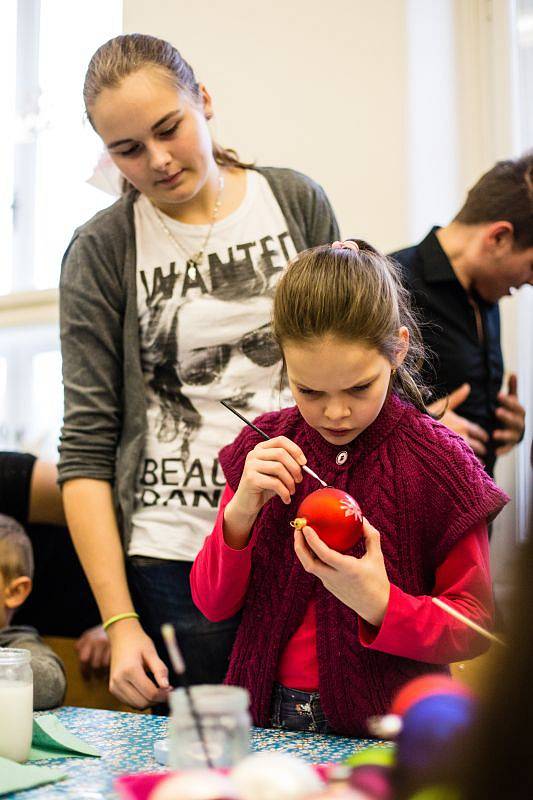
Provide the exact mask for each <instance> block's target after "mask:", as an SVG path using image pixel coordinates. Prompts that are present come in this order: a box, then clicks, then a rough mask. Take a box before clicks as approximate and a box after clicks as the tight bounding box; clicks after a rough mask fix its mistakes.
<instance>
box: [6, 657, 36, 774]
mask: <svg viewBox="0 0 533 800" xmlns="http://www.w3.org/2000/svg"><path fill="white" fill-rule="evenodd" d="M30 663H31V653H30V651H29V650H19V649H14V648H9V647H0V756H3V757H4V758H11V759H12V760H13V761H20V762H23V761H26V760H27V758H28V755H29V752H30V746H31V737H32V728H33V672H32V671H31V666H30Z"/></svg>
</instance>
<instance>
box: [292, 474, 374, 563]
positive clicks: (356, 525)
mask: <svg viewBox="0 0 533 800" xmlns="http://www.w3.org/2000/svg"><path fill="white" fill-rule="evenodd" d="M291 525H292V526H293V527H294V528H298V529H300V528H303V527H304V526H305V525H309V527H310V528H313V530H314V531H316V533H317V534H318V535H319V536H320V538H321V539H322V541H323V542H325V543H326V544H327V546H328V547H331V549H332V550H338V552H339V553H344V552H345V551H346V550H349V549H350V548H351V547H353V546H354V544H356V542H358V541H359V539H360V538H361V536H362V535H363V515H362V513H361V509H360V508H359V504H358V503H357V502H356V501H355V500H354V499H353V497H352V496H351V495H350V494H348V492H343V491H342V489H333V488H332V487H330V486H328V487H327V488H325V489H317V490H316V492H312V493H311V494H309V495H307V497H306V498H305V500H302V502H301V503H300V506H299V508H298V516H297V518H296V519H295V520H294V521H293V522H292V523H291Z"/></svg>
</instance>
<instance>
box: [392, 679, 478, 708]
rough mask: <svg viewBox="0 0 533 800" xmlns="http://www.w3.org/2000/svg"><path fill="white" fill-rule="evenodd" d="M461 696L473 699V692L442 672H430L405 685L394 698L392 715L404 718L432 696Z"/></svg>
mask: <svg viewBox="0 0 533 800" xmlns="http://www.w3.org/2000/svg"><path fill="white" fill-rule="evenodd" d="M436 694H460V695H465V696H467V697H473V696H474V695H473V692H472V691H471V690H470V689H469V688H468V686H466V685H465V684H464V683H461V682H460V681H458V680H456V679H455V678H452V677H451V676H450V675H445V674H444V673H442V672H440V673H439V672H430V673H429V674H428V675H419V676H418V677H417V678H413V679H412V680H410V681H408V683H404V685H403V686H402V687H401V688H400V689H399V690H398V691H397V692H396V694H395V695H394V697H393V698H392V704H391V710H390V713H391V714H398V716H400V717H403V716H404V715H405V714H406V713H407V711H409V709H410V708H411V706H414V705H415V704H416V703H418V702H419V701H420V700H424V699H425V698H426V697H429V696H430V695H436Z"/></svg>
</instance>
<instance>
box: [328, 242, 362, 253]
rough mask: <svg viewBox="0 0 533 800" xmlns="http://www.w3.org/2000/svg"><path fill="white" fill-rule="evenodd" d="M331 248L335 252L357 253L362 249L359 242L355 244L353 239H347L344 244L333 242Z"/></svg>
mask: <svg viewBox="0 0 533 800" xmlns="http://www.w3.org/2000/svg"><path fill="white" fill-rule="evenodd" d="M331 247H332V249H333V250H353V251H354V252H355V253H357V252H358V250H359V249H360V248H359V245H358V244H357V242H354V241H353V239H345V240H344V242H333V244H332V245H331Z"/></svg>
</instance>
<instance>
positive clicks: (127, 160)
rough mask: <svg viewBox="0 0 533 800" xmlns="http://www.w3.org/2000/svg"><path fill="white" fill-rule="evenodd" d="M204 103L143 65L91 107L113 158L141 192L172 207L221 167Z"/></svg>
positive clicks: (204, 95)
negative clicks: (214, 151) (215, 160)
mask: <svg viewBox="0 0 533 800" xmlns="http://www.w3.org/2000/svg"><path fill="white" fill-rule="evenodd" d="M202 99H203V105H202V103H201V102H198V103H197V102H195V101H194V100H193V99H192V98H191V97H189V96H188V94H187V93H185V92H182V91H179V90H178V89H177V88H176V87H175V86H173V85H172V82H171V80H170V78H169V77H167V76H165V75H164V74H163V73H162V72H161V71H160V70H157V69H153V68H152V69H141V70H139V71H138V72H134V73H133V74H131V75H128V76H127V77H126V78H124V80H123V81H122V83H121V84H120V85H119V86H117V87H115V88H106V89H103V91H102V92H101V93H100V94H99V95H98V97H97V98H96V101H95V103H94V106H93V108H91V118H92V120H93V124H94V126H95V128H96V130H97V132H98V134H99V135H100V137H101V138H102V140H103V142H104V144H105V145H106V147H107V149H108V151H109V154H110V155H111V158H112V159H113V161H114V162H115V164H116V165H117V167H118V168H119V170H120V171H121V172H122V174H123V175H124V176H125V177H126V178H127V179H128V181H129V182H130V183H132V184H133V186H135V188H136V189H138V190H139V191H140V192H142V193H143V194H145V195H146V196H147V197H149V198H150V200H152V202H153V203H155V205H157V206H158V207H160V208H162V209H164V210H168V211H170V212H171V210H172V208H173V206H174V205H175V204H181V203H187V202H188V201H190V200H192V199H193V198H194V197H196V196H197V194H198V192H200V191H201V189H202V188H203V187H204V185H205V183H206V180H207V178H208V177H209V175H210V174H211V173H212V172H213V170H216V165H215V162H214V159H213V152H212V150H213V147H212V141H211V135H210V133H209V128H208V126H207V117H209V116H210V114H211V99H210V97H209V95H208V94H207V92H206V91H205V89H203V88H202Z"/></svg>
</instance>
